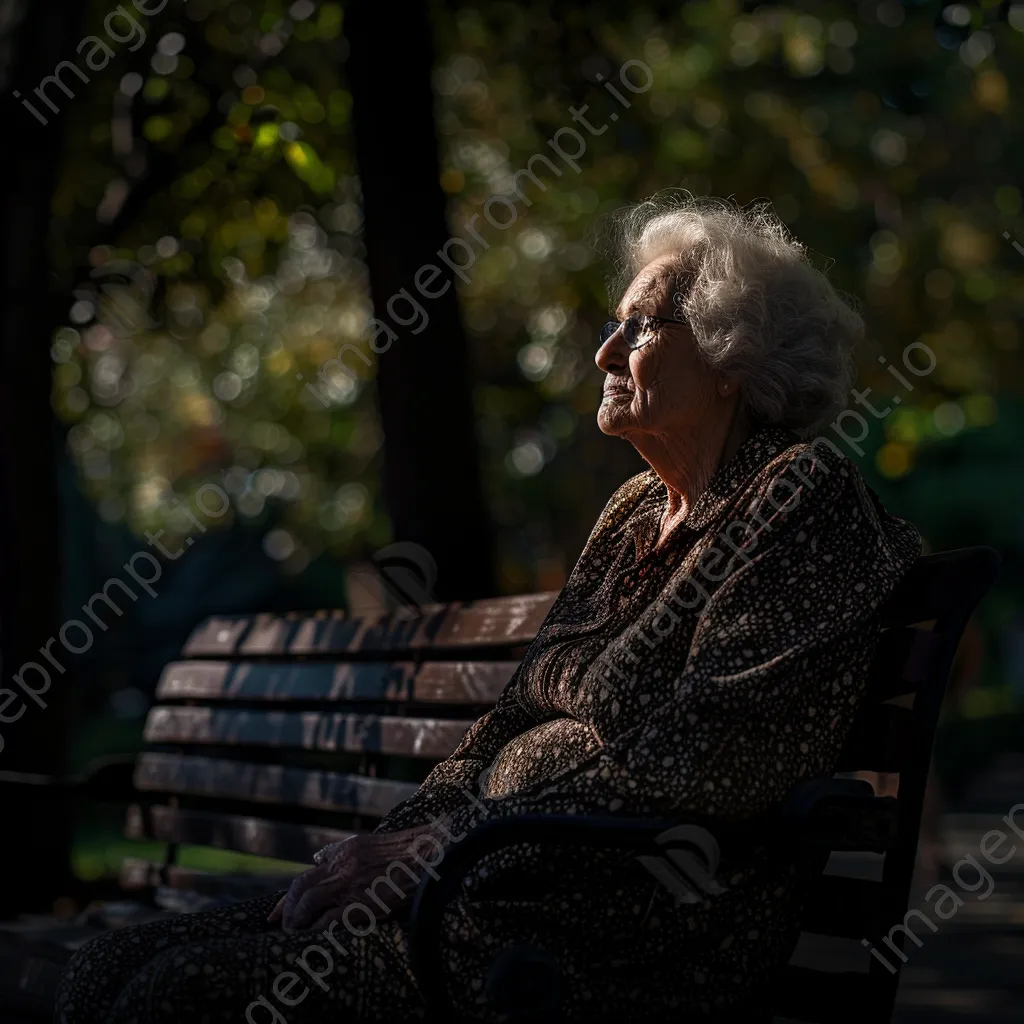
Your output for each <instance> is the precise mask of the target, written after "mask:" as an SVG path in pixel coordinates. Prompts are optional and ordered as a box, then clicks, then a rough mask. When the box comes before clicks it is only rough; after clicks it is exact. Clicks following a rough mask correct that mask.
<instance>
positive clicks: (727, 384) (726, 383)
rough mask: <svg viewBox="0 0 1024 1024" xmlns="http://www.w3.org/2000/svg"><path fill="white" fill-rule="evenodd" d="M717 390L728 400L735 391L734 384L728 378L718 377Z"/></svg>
mask: <svg viewBox="0 0 1024 1024" xmlns="http://www.w3.org/2000/svg"><path fill="white" fill-rule="evenodd" d="M717 390H718V393H719V394H720V395H721V396H722V397H723V398H728V397H729V396H730V395H731V394H733V393H734V392H735V391H736V382H735V381H733V380H730V379H729V378H728V377H719V378H718V386H717Z"/></svg>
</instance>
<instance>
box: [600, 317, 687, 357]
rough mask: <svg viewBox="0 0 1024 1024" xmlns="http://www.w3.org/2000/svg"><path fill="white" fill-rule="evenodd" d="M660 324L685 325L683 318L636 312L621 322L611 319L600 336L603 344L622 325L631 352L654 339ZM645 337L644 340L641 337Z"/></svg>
mask: <svg viewBox="0 0 1024 1024" xmlns="http://www.w3.org/2000/svg"><path fill="white" fill-rule="evenodd" d="M659 324H674V325H675V326H676V327H682V326H684V324H683V321H681V320H670V319H668V318H667V317H663V316H652V315H651V314H650V313H634V314H633V315H632V316H627V317H626V319H625V320H623V321H622V322H621V323H620V322H619V321H618V320H609V321H608V323H606V324H605V325H604V327H602V328H601V333H600V334H599V335H598V337H599V338H600V340H601V344H602V345H603V344H604V343H605V342H606V341H607V340H608V339H609V338H610V337H611V336H612V335H613V334H614V333H615V332H616V331H617V330H618V329H619V328H620V327H621V328H622V337H623V340H624V341H625V342H626V344H627V345H628V346H629V349H630V351H631V352H635V351H636V350H637V349H638V348H643V346H644V345H646V344H647V342H648V341H650V340H652V338H653V337H654V335H655V332H656V331H657V328H658V325H659ZM641 338H644V340H643V341H641V340H640V339H641Z"/></svg>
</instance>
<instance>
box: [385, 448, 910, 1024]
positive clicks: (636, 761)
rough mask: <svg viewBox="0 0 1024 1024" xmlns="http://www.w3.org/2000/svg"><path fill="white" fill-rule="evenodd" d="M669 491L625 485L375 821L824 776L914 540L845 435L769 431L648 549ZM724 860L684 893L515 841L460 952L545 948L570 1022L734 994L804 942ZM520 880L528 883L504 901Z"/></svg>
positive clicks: (772, 902) (759, 872) (411, 821)
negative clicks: (459, 723) (502, 682)
mask: <svg viewBox="0 0 1024 1024" xmlns="http://www.w3.org/2000/svg"><path fill="white" fill-rule="evenodd" d="M667 497H668V496H667V492H666V489H665V487H664V485H663V484H662V482H661V481H660V480H659V478H658V477H657V476H656V474H654V473H653V472H652V471H648V472H645V473H641V474H639V475H638V476H636V477H634V478H633V479H631V480H629V481H627V482H626V483H625V484H623V485H622V487H620V488H619V489H618V491H616V493H615V494H614V495H613V497H612V499H611V500H610V501H609V503H608V505H607V506H606V507H605V509H604V511H603V512H602V513H601V515H600V517H599V518H598V521H597V523H596V524H595V526H594V529H593V531H592V533H591V535H590V538H589V540H588V541H587V544H586V546H585V548H584V551H583V553H582V555H581V556H580V559H579V561H578V563H577V564H576V566H575V568H574V569H573V572H572V574H571V575H570V577H569V580H568V582H567V583H566V585H565V588H564V589H563V590H562V592H561V594H560V595H559V596H558V598H557V599H556V601H555V603H554V605H553V606H552V608H551V611H550V612H549V614H548V616H547V618H546V619H545V621H544V623H543V625H542V627H541V629H540V631H539V632H538V635H537V638H536V640H535V641H534V642H533V644H532V645H531V646H530V648H529V650H528V651H527V654H526V656H525V657H524V659H523V661H522V663H521V664H520V666H519V668H518V670H517V671H516V673H515V675H514V676H513V678H512V680H511V681H510V683H509V685H508V686H507V687H506V689H505V691H504V693H503V694H502V696H501V698H500V699H499V701H498V702H497V704H496V706H495V707H494V709H493V710H492V711H490V712H489V713H488V714H486V715H485V716H484V717H483V718H482V719H480V721H478V722H477V723H476V724H475V725H474V726H473V727H472V728H471V729H470V731H469V732H468V733H467V735H466V737H465V739H464V740H463V742H462V743H461V744H460V746H459V748H458V749H457V750H456V751H455V752H454V753H453V754H452V755H451V757H449V758H447V759H446V760H445V761H444V762H442V763H441V764H440V765H438V766H437V767H436V768H435V769H434V771H433V772H432V773H431V775H430V776H429V777H428V779H427V780H426V782H424V784H423V786H422V787H421V789H420V790H419V792H418V793H417V794H416V795H415V796H413V797H412V798H411V799H410V800H409V801H406V802H405V803H403V804H401V805H399V806H398V807H397V808H396V809H395V810H394V811H392V813H391V814H390V815H389V816H388V817H387V818H386V819H385V820H384V822H383V823H382V825H381V826H380V830H382V831H389V830H394V829H401V828H407V827H411V826H412V825H417V824H425V823H428V822H430V821H431V820H432V819H433V818H435V817H436V816H438V815H441V814H445V815H447V816H449V817H450V819H451V821H450V823H449V824H448V828H449V829H450V830H451V831H452V832H453V833H460V832H462V831H464V830H466V829H469V828H471V827H472V826H473V825H474V824H476V823H478V822H479V821H480V820H482V819H483V818H484V817H488V816H492V815H502V816H503V815H512V814H522V813H571V814H610V813H611V814H622V815H629V816H642V817H652V818H661V819H665V818H667V819H671V818H672V817H673V815H675V816H680V817H682V816H685V814H686V813H687V812H699V813H701V814H705V815H711V816H718V817H721V818H723V819H729V820H739V819H743V818H747V817H752V816H755V815H758V814H761V813H764V812H768V811H771V810H772V809H773V808H775V807H777V806H778V805H779V804H780V803H781V801H782V800H783V799H784V797H785V796H786V794H787V793H788V792H789V791H790V789H792V787H793V786H794V784H795V783H796V782H798V781H800V780H801V779H806V778H813V777H818V776H827V775H830V774H831V773H832V771H833V770H834V765H835V763H836V760H837V758H838V755H839V752H840V750H841V748H842V745H843V741H844V739H845V737H846V735H847V732H848V731H849V728H850V725H851V723H852V721H853V716H854V714H855V712H856V710H857V707H858V704H859V702H860V699H861V697H862V695H863V692H864V688H865V685H866V682H867V673H868V668H869V665H870V661H871V657H872V655H873V653H874V649H875V645H876V643H877V636H878V617H877V613H878V610H879V607H880V606H881V605H882V604H883V602H884V601H885V599H886V598H887V597H888V596H889V594H890V593H891V592H892V590H893V589H894V588H895V586H896V584H897V583H898V582H899V580H900V579H901V578H902V576H903V575H904V573H905V572H906V571H907V569H908V568H909V567H910V566H911V565H912V564H913V562H914V560H915V559H916V558H917V556H918V555H919V553H920V548H921V541H920V536H919V535H918V533H917V531H916V530H915V529H914V528H913V527H912V526H911V525H910V524H908V523H906V522H905V521H903V520H901V519H898V518H896V517H894V516H892V515H890V514H889V513H888V512H886V511H885V509H884V508H883V507H882V505H881V503H880V502H879V500H878V498H877V496H876V495H875V494H874V493H873V492H872V491H871V490H870V489H869V488H868V487H867V485H866V484H865V483H864V481H863V480H862V478H861V476H860V474H859V472H858V471H857V469H856V467H855V466H853V465H852V463H850V461H849V460H848V459H847V458H846V457H845V456H843V455H842V454H841V453H840V452H839V450H838V449H837V448H836V447H835V446H834V445H832V444H831V443H830V442H825V441H823V440H820V439H819V440H818V441H817V442H814V443H805V442H801V441H800V440H799V439H798V438H797V437H796V436H795V435H794V434H792V433H790V432H789V431H784V430H779V429H775V428H770V429H765V430H761V431H759V432H758V433H756V434H755V435H753V436H752V437H750V438H748V439H747V440H746V441H745V442H744V443H743V444H742V445H741V446H740V448H739V450H738V451H737V452H736V453H735V454H734V455H733V457H732V458H731V459H729V461H728V462H727V463H725V464H724V465H723V466H721V467H719V469H718V470H717V472H716V473H715V474H714V476H713V477H712V479H711V481H710V483H709V485H708V486H707V488H706V489H705V490H704V492H703V493H702V494H701V495H700V497H699V498H698V499H697V501H696V502H695V503H694V505H693V507H692V509H690V511H689V513H688V514H687V515H686V517H685V519H684V520H683V522H682V523H681V524H680V525H679V526H678V527H676V528H675V529H674V530H673V532H672V533H671V534H670V535H669V536H668V538H667V539H666V541H665V542H664V543H663V544H661V545H660V546H655V540H656V538H657V535H658V530H657V526H658V524H659V523H660V521H661V517H662V514H663V512H664V510H665V507H666V503H667ZM471 797H472V798H471ZM627 861H628V862H627ZM723 871H724V877H723V886H724V889H723V891H722V892H721V893H717V894H710V895H708V898H707V899H705V900H704V901H703V903H701V904H698V905H695V906H691V905H684V906H682V907H679V906H676V905H675V903H674V900H673V899H672V898H671V897H670V894H668V893H666V892H664V891H659V890H658V888H657V887H655V888H654V890H653V891H652V887H651V884H650V877H649V876H647V877H645V876H644V874H643V872H642V871H640V870H638V868H637V865H636V864H635V862H633V861H631V860H628V858H624V857H623V856H621V855H618V854H608V853H605V852H601V851H580V850H568V849H565V850H551V849H547V850H540V849H538V848H536V847H534V846H530V845H528V844H523V845H522V846H519V847H514V848H512V849H511V850H509V851H506V852H504V853H501V854H495V855H492V856H491V857H490V858H487V859H486V860H485V862H484V864H483V865H482V867H481V869H480V870H479V871H478V872H477V874H476V875H475V876H474V877H473V878H472V879H471V880H470V882H469V884H468V885H467V887H466V891H465V896H464V898H463V899H462V900H461V901H460V903H459V905H458V906H457V908H456V910H455V911H453V914H452V918H451V931H450V935H449V940H450V944H451V951H450V955H449V957H448V959H449V963H450V966H451V969H452V970H453V971H458V972H460V975H461V976H462V977H463V978H465V977H466V976H467V972H468V975H469V976H473V974H474V972H477V973H480V972H483V971H485V970H486V964H487V963H488V962H489V961H488V959H487V952H488V951H489V950H490V951H492V952H493V950H494V949H498V948H501V947H502V946H504V945H507V944H510V943H517V942H525V943H529V942H533V943H535V944H538V945H541V946H543V947H545V948H548V949H551V950H552V951H553V952H555V953H556V955H558V956H559V958H560V961H561V962H562V964H563V972H565V971H567V972H568V975H569V976H570V977H571V978H572V979H573V984H572V985H571V996H570V1002H571V1007H570V1016H572V1014H573V1013H574V1012H577V1011H578V1013H579V1014H580V1016H581V1018H582V1017H585V1016H586V1012H585V1011H586V1007H587V1006H588V1005H590V1006H593V1005H594V1002H593V1000H595V999H597V1000H600V1003H601V1005H602V1006H606V1007H614V1006H619V1005H621V1006H622V1008H623V1011H624V1012H625V1011H626V1010H627V1009H628V1010H630V1011H633V1010H637V1008H638V1007H642V1006H644V1005H647V1003H649V1004H650V1005H649V1006H648V1009H649V1010H650V1011H651V1012H652V1013H653V1012H655V1011H656V1010H664V1009H665V1008H666V1007H668V1006H671V1005H674V1006H676V1007H678V1008H679V1009H681V1010H682V1009H686V1008H687V1007H689V1008H691V1009H694V1010H702V1011H704V1012H707V1010H709V1009H711V1008H712V1007H716V1006H718V1007H720V1006H725V1005H727V1004H728V1003H730V1002H732V1001H734V1000H736V999H737V998H739V997H740V996H742V994H743V993H744V992H746V991H748V990H749V989H750V987H751V986H753V985H756V984H758V983H759V982H761V981H763V980H764V978H765V977H767V975H768V973H769V972H770V971H771V970H772V969H774V967H775V966H777V964H778V963H780V962H783V961H784V960H785V958H786V957H787V956H788V951H789V948H790V946H791V945H792V941H793V940H794V935H795V933H794V928H795V922H796V913H797V910H798V907H799V892H798V889H799V879H798V878H797V877H796V875H795V874H794V872H793V870H791V869H790V868H783V869H780V868H779V867H778V866H775V867H773V868H771V869H769V868H767V867H763V866H759V865H758V864H736V865H730V864H725V865H723ZM503 885H504V886H505V889H504V890H502V888H501V887H502V886H503ZM509 886H518V890H517V891H518V892H519V893H520V894H521V898H517V899H514V900H507V899H502V900H501V902H500V903H499V902H496V901H497V900H498V899H499V897H498V893H499V892H503V891H504V892H505V893H507V892H508V891H509ZM669 962H671V963H672V964H674V965H675V968H676V976H675V977H674V978H673V979H672V982H671V985H669V987H668V988H666V985H667V984H668V982H667V981H666V978H665V964H666V963H669ZM648 975H649V976H648ZM481 976H482V975H481ZM645 978H646V979H647V981H644V979H645ZM659 979H660V980H659ZM647 982H650V984H649V985H648V984H647ZM460 988H461V987H460ZM469 993H470V994H469V995H468V996H465V997H464V998H468V999H474V998H475V999H477V1000H482V999H483V994H482V991H480V990H479V989H477V990H475V994H474V990H473V989H472V987H470V990H469ZM669 1000H674V1001H675V1002H674V1004H673V1003H670V1002H669ZM464 1008H465V1010H466V1012H467V1013H469V1012H476V1011H474V1010H473V1009H472V1007H471V1006H470V1005H469V1003H467V1004H466V1005H465V1007H464ZM572 1008H575V1010H573V1009H572ZM477 1010H479V1006H478V1007H477ZM630 1019H632V1018H630Z"/></svg>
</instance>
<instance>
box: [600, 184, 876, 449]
mask: <svg viewBox="0 0 1024 1024" xmlns="http://www.w3.org/2000/svg"><path fill="white" fill-rule="evenodd" d="M607 236H609V237H607V238H606V243H605V245H602V246H601V248H603V249H604V250H605V251H606V253H607V254H608V255H609V256H610V257H611V259H612V262H613V267H614V272H613V276H612V278H611V280H610V282H609V285H610V290H611V292H612V296H613V298H618V297H619V296H621V295H622V293H623V292H624V291H625V288H626V286H627V285H628V284H629V282H630V281H631V280H632V279H633V277H634V276H635V275H636V274H637V273H638V272H639V271H640V270H642V269H643V267H645V266H647V264H649V263H650V262H651V261H652V260H655V259H659V258H660V257H663V256H666V255H673V256H674V257H675V261H674V262H675V267H674V269H675V272H676V274H677V275H678V276H677V281H680V282H685V284H681V285H680V286H679V287H678V288H677V291H676V295H675V297H674V300H673V302H674V305H675V306H676V308H677V309H678V311H679V312H680V313H681V314H682V316H683V317H685V319H686V321H687V322H688V323H689V324H690V326H691V328H692V330H693V333H694V336H695V338H696V340H697V344H698V346H699V348H700V350H701V352H702V353H703V356H704V358H705V359H706V360H707V362H708V364H709V365H711V366H713V367H715V368H716V369H719V370H722V371H723V372H726V373H729V374H730V375H733V376H735V378H736V379H737V380H738V381H739V384H740V393H741V395H742V399H743V406H744V412H745V414H746V415H747V417H748V418H749V419H750V421H751V422H752V423H754V424H757V425H773V426H784V427H788V428H790V429H791V430H794V431H796V432H797V433H798V434H800V435H801V436H803V437H809V436H812V435H813V434H814V433H815V432H816V431H817V430H818V429H820V427H822V426H823V425H824V424H826V423H828V422H830V421H831V420H832V419H834V418H835V417H836V416H837V415H838V414H839V412H840V411H841V410H842V409H843V408H844V407H845V406H846V403H847V401H848V398H849V394H850V389H851V388H852V387H853V383H854V380H855V373H856V369H855V365H854V359H853V349H854V347H855V346H856V345H857V343H858V342H859V341H860V340H861V339H862V338H863V336H864V321H863V320H862V319H861V316H860V314H859V313H858V312H857V309H856V307H855V303H854V300H852V299H851V298H849V297H847V296H845V295H842V294H841V293H839V292H837V291H836V289H835V288H833V286H832V284H831V283H830V282H829V281H828V279H827V278H826V277H825V275H824V274H822V273H821V272H820V271H818V270H816V269H815V268H814V267H813V266H812V265H811V262H810V259H809V258H808V253H807V249H806V247H805V246H803V245H802V244H801V243H800V242H798V241H797V240H796V239H795V238H794V237H793V236H792V235H791V234H790V232H789V230H788V229H787V228H786V226H785V225H784V224H783V223H782V221H780V220H779V218H778V217H777V216H776V215H775V213H774V212H773V211H772V208H771V204H770V203H767V202H764V203H757V204H752V205H750V206H748V207H746V208H740V207H739V206H737V205H736V204H735V203H731V202H729V201H727V200H724V199H713V198H695V197H693V196H691V195H690V194H689V193H682V194H681V195H680V194H679V193H676V192H674V191H673V192H667V193H659V194H658V195H656V196H653V197H652V198H651V199H648V200H646V201H645V202H642V203H638V204H636V205H633V206H629V207H626V208H625V209H623V210H619V211H616V213H615V214H614V215H613V216H612V218H611V222H610V231H607ZM609 243H610V244H609Z"/></svg>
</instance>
